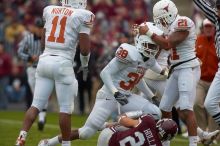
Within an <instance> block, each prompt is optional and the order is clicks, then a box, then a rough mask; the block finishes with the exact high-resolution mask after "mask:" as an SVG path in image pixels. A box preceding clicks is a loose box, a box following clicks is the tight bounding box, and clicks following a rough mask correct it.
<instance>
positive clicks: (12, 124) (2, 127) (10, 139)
mask: <svg viewBox="0 0 220 146" xmlns="http://www.w3.org/2000/svg"><path fill="white" fill-rule="evenodd" d="M86 117H87V116H76V115H73V116H72V126H73V127H74V128H76V127H80V126H82V125H83V124H84V122H85V120H86ZM23 118H24V112H14V111H0V146H13V145H14V143H15V140H16V138H17V136H18V133H19V130H20V127H21V124H22V120H23ZM57 133H59V127H58V115H57V114H55V113H49V114H48V115H47V124H46V126H45V130H44V131H43V132H39V131H38V130H37V125H36V123H35V124H34V126H33V127H32V129H31V131H30V132H29V134H28V138H27V142H26V146H37V144H38V142H39V141H40V139H43V138H48V137H52V136H54V135H56V134H57ZM97 137H98V133H97V134H96V135H95V136H93V137H92V138H91V139H89V140H76V141H74V142H72V146H96V142H97ZM219 145H220V144H218V146H219ZM171 146H188V143H187V139H184V138H181V137H179V136H177V137H176V138H175V139H174V140H173V141H172V144H171ZM199 146H202V145H199ZM213 146H217V145H213Z"/></svg>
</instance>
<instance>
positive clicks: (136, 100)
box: [39, 25, 164, 146]
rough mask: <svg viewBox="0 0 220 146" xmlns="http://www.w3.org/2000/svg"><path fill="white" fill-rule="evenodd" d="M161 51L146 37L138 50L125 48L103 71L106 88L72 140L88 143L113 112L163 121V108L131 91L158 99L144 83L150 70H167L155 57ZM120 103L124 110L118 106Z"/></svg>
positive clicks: (49, 142)
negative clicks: (146, 116)
mask: <svg viewBox="0 0 220 146" xmlns="http://www.w3.org/2000/svg"><path fill="white" fill-rule="evenodd" d="M149 28H150V29H151V31H153V32H154V33H156V34H158V35H160V34H161V31H160V30H158V28H156V27H155V26H153V25H149ZM158 50H159V48H158V46H157V45H155V43H154V42H153V41H152V40H151V39H150V38H149V37H148V36H146V35H140V36H139V39H138V43H137V45H136V46H133V45H130V44H126V43H124V44H121V45H120V47H119V48H118V49H117V51H116V55H115V57H114V58H113V59H112V60H111V61H110V62H109V63H108V64H107V66H106V67H105V68H104V69H103V70H102V72H101V74H100V76H101V79H102V81H103V82H104V85H103V86H102V88H101V89H100V90H99V91H98V92H97V95H96V102H95V105H94V107H93V109H92V112H91V113H90V115H89V117H88V118H87V121H86V123H85V124H84V126H83V127H81V128H79V129H77V130H73V131H72V137H71V139H72V140H74V139H88V138H90V137H91V136H92V135H94V134H95V133H96V132H97V130H99V129H101V128H102V126H103V124H104V122H105V121H106V120H108V118H109V116H110V115H111V114H112V113H113V112H115V111H116V112H117V110H118V111H119V113H124V112H128V111H134V110H142V111H143V112H144V113H146V114H151V115H152V116H154V118H155V119H160V114H161V113H160V110H159V108H158V107H157V106H156V105H154V104H152V103H150V102H149V101H148V100H146V99H144V98H143V97H141V96H138V95H136V94H132V93H131V90H132V89H133V88H134V87H135V86H136V87H137V88H138V89H140V90H141V91H142V92H143V93H144V94H145V96H147V97H154V94H153V93H152V92H151V90H150V89H149V88H148V87H147V85H146V84H145V82H144V80H143V76H144V73H145V71H146V69H147V68H151V69H152V70H154V71H155V72H157V73H161V74H163V73H164V70H162V69H161V67H160V66H159V65H158V64H157V62H156V60H155V58H154V56H155V55H156V53H157V52H158ZM119 103H120V106H118V105H119ZM59 141H61V137H60V136H56V137H54V138H51V139H49V140H42V141H41V142H40V143H39V146H48V145H50V146H53V145H56V144H58V143H59Z"/></svg>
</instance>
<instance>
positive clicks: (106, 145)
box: [97, 112, 178, 146]
mask: <svg viewBox="0 0 220 146" xmlns="http://www.w3.org/2000/svg"><path fill="white" fill-rule="evenodd" d="M134 115H137V114H136V113H135V112H132V116H130V113H129V116H128V115H127V113H126V114H123V115H122V116H120V117H119V120H118V124H120V125H121V126H124V127H127V128H129V129H127V130H125V129H124V130H121V126H118V125H117V124H116V125H113V126H107V127H108V128H105V129H104V130H102V132H101V133H100V135H99V139H98V143H97V146H162V142H163V141H166V140H171V139H172V138H173V137H174V136H175V135H176V133H177V131H178V128H177V125H176V123H175V122H174V121H173V120H172V119H162V120H159V121H158V122H156V121H155V119H154V118H153V117H152V116H149V115H144V116H141V117H140V118H138V119H132V118H131V117H134ZM139 115H140V114H139Z"/></svg>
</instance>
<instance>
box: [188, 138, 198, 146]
mask: <svg viewBox="0 0 220 146" xmlns="http://www.w3.org/2000/svg"><path fill="white" fill-rule="evenodd" d="M197 142H198V136H189V146H197Z"/></svg>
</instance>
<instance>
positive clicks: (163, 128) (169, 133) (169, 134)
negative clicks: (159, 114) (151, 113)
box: [156, 119, 178, 141]
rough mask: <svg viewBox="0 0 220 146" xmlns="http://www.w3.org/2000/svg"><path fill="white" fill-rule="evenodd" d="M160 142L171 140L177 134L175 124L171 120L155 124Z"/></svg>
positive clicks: (162, 120) (163, 120)
mask: <svg viewBox="0 0 220 146" xmlns="http://www.w3.org/2000/svg"><path fill="white" fill-rule="evenodd" d="M156 127H157V130H158V132H159V135H160V137H161V141H166V140H171V139H172V138H173V137H174V136H175V135H176V134H177V132H178V127H177V124H176V122H174V121H173V120H172V119H161V120H159V121H158V122H157V124H156Z"/></svg>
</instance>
